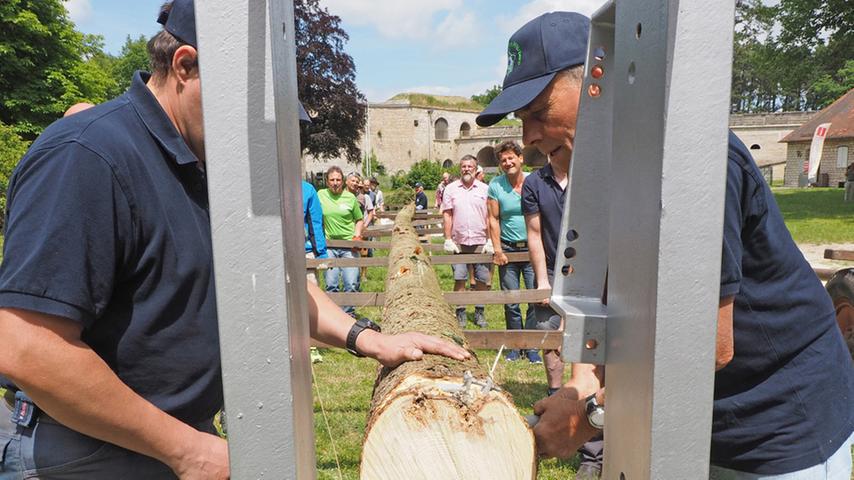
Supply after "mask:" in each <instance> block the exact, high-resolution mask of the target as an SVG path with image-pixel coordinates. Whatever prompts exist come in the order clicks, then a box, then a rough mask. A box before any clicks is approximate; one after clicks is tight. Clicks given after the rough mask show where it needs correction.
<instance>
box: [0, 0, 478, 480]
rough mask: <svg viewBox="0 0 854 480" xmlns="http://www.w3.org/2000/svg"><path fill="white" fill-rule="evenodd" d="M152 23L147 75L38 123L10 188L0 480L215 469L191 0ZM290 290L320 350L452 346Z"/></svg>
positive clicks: (209, 283)
mask: <svg viewBox="0 0 854 480" xmlns="http://www.w3.org/2000/svg"><path fill="white" fill-rule="evenodd" d="M158 21H159V22H160V23H163V24H164V30H163V31H161V32H160V33H158V34H157V35H156V36H155V37H153V38H152V40H151V42H150V43H149V53H150V56H151V63H152V67H153V74H152V75H150V76H149V74H146V73H140V72H138V73H136V74H135V75H134V78H133V82H132V85H131V87H130V90H129V91H128V92H127V93H126V94H125V95H122V96H121V97H118V98H117V99H115V100H113V101H110V102H107V103H105V104H103V105H99V106H96V107H93V108H90V109H88V110H86V111H83V112H80V113H76V114H74V115H70V116H69V117H67V118H65V119H62V120H59V121H57V122H56V123H54V124H53V125H51V126H50V127H48V128H47V129H46V130H45V132H44V133H43V134H42V135H41V136H40V137H39V138H38V139H37V140H36V141H35V142H34V143H33V145H32V147H31V148H30V149H29V151H28V152H27V154H26V155H25V156H24V158H23V159H22V160H21V163H20V164H19V166H18V167H17V169H16V170H15V173H14V175H13V177H12V179H11V181H10V185H9V194H8V205H9V206H8V219H7V223H6V237H5V245H4V260H3V264H2V267H0V332H2V333H3V348H0V386H3V387H5V388H6V389H7V394H6V395H5V397H6V398H5V399H4V400H5V401H3V402H0V405H2V406H3V409H0V479H6V478H24V476H25V475H26V478H36V477H38V478H64V479H72V480H77V479H81V480H82V479H87V480H91V479H152V478H158V479H159V478H174V477H175V476H178V477H181V478H187V479H189V478H199V479H202V478H204V479H224V478H228V475H229V469H228V452H227V446H226V443H225V441H224V440H222V439H221V438H219V437H218V436H216V435H214V434H213V433H214V431H213V426H212V424H211V419H212V417H213V416H214V414H215V413H216V412H217V410H219V409H220V408H221V407H222V385H221V383H222V380H221V375H220V355H219V339H218V329H217V317H216V300H215V291H214V283H213V269H212V252H211V250H212V249H211V232H210V223H209V217H208V201H207V186H206V185H207V184H206V179H205V170H204V161H205V151H204V137H203V131H202V116H201V96H200V79H199V69H198V64H197V52H196V48H195V45H196V34H195V16H194V10H193V3H192V0H176V1H175V2H174V3H172V4H169V5H167V6H166V8H165V9H164V11H163V12H162V13H161V16H160V18H159V19H158ZM295 208H298V207H297V206H295ZM308 293H309V296H310V301H309V316H310V321H311V322H312V331H313V332H315V336H316V337H317V338H318V339H320V340H321V341H324V342H326V343H331V344H334V345H338V346H343V345H345V339H346V344H347V345H348V347H350V348H351V350H352V351H354V352H359V353H361V354H364V355H367V356H371V357H373V358H376V359H378V360H380V361H381V362H382V363H383V364H385V365H397V364H399V363H401V362H402V361H406V360H410V359H416V358H420V357H421V356H422V355H423V352H431V353H441V354H445V355H448V356H452V357H454V358H457V359H463V358H466V357H467V356H468V354H467V353H465V352H464V351H463V350H462V349H461V348H459V347H457V346H455V345H452V344H449V343H448V342H444V341H441V340H439V339H435V338H433V337H427V336H424V335H416V334H404V335H396V336H388V335H383V334H381V333H378V332H376V331H374V330H371V329H370V327H371V326H370V325H365V324H364V323H359V322H356V323H355V324H354V322H353V321H352V320H351V319H350V318H349V317H348V316H347V315H346V314H344V313H343V311H341V310H340V309H339V308H337V307H336V306H335V305H334V303H332V301H331V300H330V299H329V298H328V297H327V296H325V294H323V293H322V292H321V291H320V290H319V289H318V288H317V287H316V286H313V285H310V286H309V292H308ZM366 328H367V329H366ZM350 333H352V335H349V336H348V334H350ZM306 360H307V359H306Z"/></svg>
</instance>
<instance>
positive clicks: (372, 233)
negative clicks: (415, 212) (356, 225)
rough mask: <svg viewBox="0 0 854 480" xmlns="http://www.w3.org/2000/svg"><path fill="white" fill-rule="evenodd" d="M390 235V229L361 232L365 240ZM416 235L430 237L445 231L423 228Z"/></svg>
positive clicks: (442, 229)
mask: <svg viewBox="0 0 854 480" xmlns="http://www.w3.org/2000/svg"><path fill="white" fill-rule="evenodd" d="M391 233H392V229H388V230H385V229H383V230H371V229H368V230H367V231H363V232H362V236H363V237H365V238H368V237H371V238H376V237H390V236H391ZM416 233H417V234H418V235H432V234H434V233H445V229H444V228H441V227H436V228H423V229H421V230H418V231H417V232H416Z"/></svg>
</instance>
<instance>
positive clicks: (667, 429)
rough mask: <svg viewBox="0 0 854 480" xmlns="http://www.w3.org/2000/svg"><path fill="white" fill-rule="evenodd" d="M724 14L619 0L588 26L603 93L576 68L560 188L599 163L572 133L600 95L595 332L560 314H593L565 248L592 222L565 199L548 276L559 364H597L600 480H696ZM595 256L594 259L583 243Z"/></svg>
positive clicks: (708, 362) (704, 422)
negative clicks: (599, 308)
mask: <svg viewBox="0 0 854 480" xmlns="http://www.w3.org/2000/svg"><path fill="white" fill-rule="evenodd" d="M733 7H734V4H733V2H723V3H721V2H706V1H703V0H680V1H677V0H669V1H668V0H649V1H642V2H631V1H619V0H618V1H617V2H616V4H615V5H614V8H613V10H612V12H611V13H609V12H608V10H609V7H607V6H606V7H604V8H603V9H602V10H600V12H599V13H598V14H597V17H598V21H597V18H594V22H593V28H592V31H591V38H592V41H593V43H591V45H590V49H591V52H592V51H595V49H596V47H598V46H600V45H597V43H598V42H600V41H601V42H606V40H602V39H601V38H602V37H601V36H602V35H608V33H609V31H611V32H613V37H612V38H613V51H612V52H607V49H606V53H607V54H613V61H614V64H613V66H611V67H608V68H606V70H605V77H604V78H611V80H610V81H612V82H613V85H610V84H609V82H599V83H600V86H601V88H602V89H603V90H602V91H601V92H600V95H599V96H598V97H597V96H595V95H592V94H591V90H589V85H590V83H592V82H594V80H593V79H592V78H591V76H590V70H591V68H590V65H589V64H588V66H587V76H586V78H585V84H584V90H583V91H582V102H581V106H580V117H579V134H578V135H577V137H576V154H575V155H574V158H573V163H572V171H571V177H570V182H571V184H570V193H573V192H574V191H576V189H582V188H583V187H582V186H581V185H579V182H580V181H581V180H582V179H583V178H584V175H582V172H584V171H588V173H589V171H591V170H596V169H597V168H599V167H600V166H601V165H600V164H599V163H597V161H596V160H597V157H596V156H595V155H592V154H591V152H593V151H595V146H596V145H598V143H597V142H600V141H601V139H600V138H597V133H596V132H594V131H592V130H590V129H587V130H585V129H584V128H583V126H584V125H589V122H591V121H594V122H601V121H602V120H603V117H600V116H598V115H601V114H595V113H590V112H591V108H593V107H592V105H593V104H595V103H596V102H600V101H601V100H608V99H609V97H607V95H608V92H607V91H606V90H604V89H605V88H613V99H612V101H613V107H612V108H611V113H610V116H609V117H608V119H609V121H610V122H611V125H612V128H613V131H612V135H613V138H612V140H611V149H612V152H611V153H612V159H611V160H612V161H611V166H610V170H609V171H608V173H609V176H610V186H609V187H610V188H609V193H608V195H607V196H608V198H609V199H610V201H609V202H608V203H609V205H610V215H609V217H610V219H609V224H610V228H609V232H608V235H607V237H606V238H607V239H608V242H607V246H603V247H602V248H607V250H608V254H607V258H608V284H609V285H608V307H607V320H605V321H604V323H605V324H606V325H607V331H606V332H605V333H603V331H602V330H599V331H592V330H590V329H585V328H584V327H585V326H586V325H588V324H592V325H596V324H597V323H598V322H597V315H596V313H597V312H596V311H595V309H593V308H586V309H585V308H575V310H574V315H570V314H569V313H573V306H574V305H575V304H576V303H578V304H580V305H582V306H584V305H588V307H589V305H595V302H594V301H593V300H591V298H592V296H593V294H595V287H596V286H597V285H598V283H596V278H595V272H593V273H591V272H588V271H586V270H585V271H579V269H580V268H581V266H582V265H584V262H585V261H588V260H589V257H586V256H584V257H582V255H584V253H585V252H586V251H587V249H583V248H581V246H580V244H579V248H578V249H577V252H576V253H575V255H576V256H577V258H576V257H575V256H570V255H568V253H572V252H571V251H569V250H566V248H567V247H572V246H573V244H572V242H571V241H570V240H568V239H567V237H566V235H567V233H568V232H569V230H571V229H575V230H576V231H577V233H578V239H577V240H576V242H581V239H583V238H584V235H585V234H586V232H588V230H590V229H591V228H592V229H593V231H594V232H595V231H596V228H595V226H596V224H597V221H598V219H597V218H594V217H592V216H590V215H586V214H585V210H584V209H585V208H586V207H584V206H583V204H582V203H581V202H579V200H578V199H577V196H576V195H568V205H567V209H566V213H565V215H566V217H567V219H568V222H567V223H565V225H564V228H563V234H562V237H561V245H560V250H559V254H564V255H563V256H562V257H560V258H558V260H557V265H556V272H555V273H556V275H557V276H562V275H563V273H565V274H566V277H563V278H561V279H559V280H558V281H556V283H555V294H554V297H553V302H554V303H555V304H563V312H564V314H565V316H566V320H567V327H566V334H565V347H564V354H565V356H566V357H567V359H568V360H573V361H578V360H582V359H583V360H587V361H589V360H590V355H591V352H589V350H591V348H590V347H591V346H592V347H594V348H593V350H596V348H598V349H600V351H598V352H594V353H597V354H598V355H600V356H602V357H603V358H606V361H605V363H606V364H607V373H606V375H607V380H606V383H607V386H608V395H607V402H606V430H605V442H606V444H605V470H604V478H608V479H620V480H640V479H656V480H658V479H665V480H666V479H685V478H706V477H708V469H709V466H708V461H709V445H710V434H711V416H712V396H713V387H714V382H713V378H714V367H713V365H714V345H715V341H714V339H715V329H716V319H717V305H718V291H719V281H720V256H721V238H722V219H723V202H724V186H725V175H726V155H727V151H726V142H727V116H728V105H729V86H730V76H731V65H732V30H733V14H734V12H733ZM608 15H612V16H613V24H612V25H609V23H610V22H608ZM597 36H599V37H597ZM590 60H591V59H590V58H588V62H589V61H590ZM609 76H613V77H609ZM606 133H607V131H606ZM600 163H601V162H600ZM606 168H607V167H606ZM570 222H571V225H569V224H568V223H570ZM594 255H599V256H601V255H602V252H598V253H596V252H595V248H594ZM588 263H590V262H588ZM567 265H569V266H574V267H573V268H569V269H565V268H563V267H566V266H567ZM573 276H576V277H575V278H574V277H573ZM579 282H580V283H579ZM585 298H586V299H587V300H588V302H587V303H586V304H585V303H584V302H578V299H582V300H583V299H585ZM591 312H592V313H593V315H591V314H590V313H591ZM591 320H592V322H591ZM570 322H575V325H570ZM579 325H580V326H579ZM597 332H598V333H597ZM573 333H574V336H573ZM597 334H598V335H605V337H604V338H605V347H604V348H605V350H601V348H602V347H601V344H597V343H595V342H594V343H589V342H588V341H589V340H590V339H594V340H595V339H596V338H599V339H602V337H601V336H600V337H595V335H597ZM599 343H601V342H599ZM606 353H607V357H604V356H605V354H606ZM585 355H586V357H585Z"/></svg>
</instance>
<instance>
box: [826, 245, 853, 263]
mask: <svg viewBox="0 0 854 480" xmlns="http://www.w3.org/2000/svg"><path fill="white" fill-rule="evenodd" d="M824 258H827V259H828V260H846V261H849V262H854V250H835V249H832V248H827V249H825V250H824Z"/></svg>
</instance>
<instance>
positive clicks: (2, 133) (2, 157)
mask: <svg viewBox="0 0 854 480" xmlns="http://www.w3.org/2000/svg"><path fill="white" fill-rule="evenodd" d="M27 147H29V143H28V142H26V141H24V140H22V139H21V137H19V136H18V134H17V133H15V130H14V129H13V128H12V127H10V126H8V125H6V124H4V123H3V122H0V227H2V226H3V225H4V224H5V221H6V190H7V189H8V187H9V177H11V176H12V170H14V169H15V165H17V164H18V161H20V160H21V157H23V156H24V153H26V152H27Z"/></svg>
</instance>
